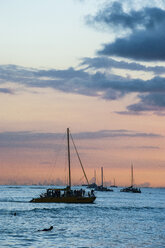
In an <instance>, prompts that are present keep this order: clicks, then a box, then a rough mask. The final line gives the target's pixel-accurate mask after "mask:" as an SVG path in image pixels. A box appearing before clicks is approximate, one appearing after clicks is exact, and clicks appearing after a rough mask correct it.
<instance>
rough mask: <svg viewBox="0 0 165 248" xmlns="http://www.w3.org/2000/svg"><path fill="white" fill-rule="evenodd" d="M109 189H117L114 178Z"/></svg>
mask: <svg viewBox="0 0 165 248" xmlns="http://www.w3.org/2000/svg"><path fill="white" fill-rule="evenodd" d="M111 188H117V185H116V183H115V178H114V179H113V184H112V185H111Z"/></svg>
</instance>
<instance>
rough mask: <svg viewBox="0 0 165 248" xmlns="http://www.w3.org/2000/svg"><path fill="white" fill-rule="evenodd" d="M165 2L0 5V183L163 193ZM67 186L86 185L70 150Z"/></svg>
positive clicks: (33, 0)
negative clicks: (69, 142) (93, 183)
mask: <svg viewBox="0 0 165 248" xmlns="http://www.w3.org/2000/svg"><path fill="white" fill-rule="evenodd" d="M164 27H165V1H163V0H162V1H161V0H159V1H157V0H152V1H150V0H143V1H142V0H138V1H132V0H122V1H121V0H119V1H113V0H109V1H108V0H28V1H25V0H14V1H13V0H5V1H2V0H1V1H0V30H1V39H0V55H1V56H0V117H1V118H0V120H1V121H0V184H32V183H33V184H34V183H36V184H37V183H61V182H62V183H65V182H67V158H66V149H65V148H66V136H64V134H65V132H66V128H67V127H69V128H70V130H71V133H72V136H73V138H74V140H75V143H76V145H77V148H78V150H79V154H80V157H81V159H82V162H83V164H84V167H85V169H86V173H87V176H88V178H89V180H92V177H93V176H94V170H96V174H97V180H98V181H97V182H98V183H100V167H101V166H103V167H104V177H105V181H106V182H108V183H113V180H114V178H115V180H116V183H117V184H118V185H121V186H125V185H129V184H130V166H131V163H132V164H133V165H134V179H135V184H137V185H140V186H152V187H163V186H164V187H165V31H164ZM72 157H73V159H72V181H73V183H74V184H79V183H82V182H85V180H84V179H83V174H82V172H81V169H80V166H79V164H78V161H77V160H76V158H75V153H73V156H72Z"/></svg>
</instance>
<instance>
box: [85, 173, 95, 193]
mask: <svg viewBox="0 0 165 248" xmlns="http://www.w3.org/2000/svg"><path fill="white" fill-rule="evenodd" d="M85 186H87V188H90V189H91V188H93V189H96V188H97V187H98V186H97V184H96V170H94V182H93V183H90V184H88V185H85Z"/></svg>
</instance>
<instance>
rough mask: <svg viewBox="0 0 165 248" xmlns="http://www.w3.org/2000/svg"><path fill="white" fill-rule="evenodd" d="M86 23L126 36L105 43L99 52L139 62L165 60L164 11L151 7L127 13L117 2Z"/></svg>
mask: <svg viewBox="0 0 165 248" xmlns="http://www.w3.org/2000/svg"><path fill="white" fill-rule="evenodd" d="M88 23H90V24H91V23H94V24H95V25H97V24H98V25H102V26H106V27H107V26H108V27H110V28H115V30H117V32H119V33H120V30H122V31H123V30H124V34H125V36H124V37H122V38H117V39H116V40H115V41H114V42H112V43H109V44H104V45H103V49H102V50H100V51H98V54H99V55H108V56H119V57H125V58H129V59H134V60H141V61H164V60H165V46H164V42H165V32H164V26H165V10H163V9H160V8H156V7H152V8H149V7H147V8H143V9H141V10H138V11H136V10H131V11H129V12H126V11H124V10H123V8H122V4H121V3H119V2H115V3H113V5H111V6H108V7H107V6H106V8H104V9H103V10H101V11H99V12H98V13H97V14H96V16H94V17H90V18H89V17H88Z"/></svg>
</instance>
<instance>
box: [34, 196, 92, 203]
mask: <svg viewBox="0 0 165 248" xmlns="http://www.w3.org/2000/svg"><path fill="white" fill-rule="evenodd" d="M95 199H96V197H95V196H93V197H74V196H71V197H59V198H56V197H39V198H34V199H32V200H31V201H30V202H33V203H93V202H94V201H95Z"/></svg>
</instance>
